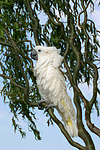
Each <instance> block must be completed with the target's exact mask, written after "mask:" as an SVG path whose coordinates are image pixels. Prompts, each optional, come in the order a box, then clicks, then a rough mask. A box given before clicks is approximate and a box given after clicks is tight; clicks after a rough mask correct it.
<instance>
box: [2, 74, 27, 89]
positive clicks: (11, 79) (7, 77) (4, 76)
mask: <svg viewBox="0 0 100 150" xmlns="http://www.w3.org/2000/svg"><path fill="white" fill-rule="evenodd" d="M0 76H1V77H3V78H6V79H9V80H10V81H11V83H13V84H14V85H15V86H16V87H18V88H20V89H22V90H24V88H23V87H22V86H21V85H19V84H17V83H16V82H14V81H13V78H11V77H9V76H6V75H4V74H0Z"/></svg>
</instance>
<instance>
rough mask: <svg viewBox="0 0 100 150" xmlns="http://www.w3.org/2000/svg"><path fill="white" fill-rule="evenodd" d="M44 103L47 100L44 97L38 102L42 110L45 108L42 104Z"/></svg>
mask: <svg viewBox="0 0 100 150" xmlns="http://www.w3.org/2000/svg"><path fill="white" fill-rule="evenodd" d="M42 103H45V100H43V99H42V100H40V101H39V102H38V109H40V110H43V109H44V107H42V106H41V104H42Z"/></svg>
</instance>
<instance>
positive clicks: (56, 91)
mask: <svg viewBox="0 0 100 150" xmlns="http://www.w3.org/2000/svg"><path fill="white" fill-rule="evenodd" d="M32 58H33V59H34V60H37V62H36V65H35V67H34V75H35V76H36V79H37V80H36V81H37V86H38V89H39V92H40V95H41V97H42V99H43V100H45V102H46V103H47V104H48V105H50V104H53V105H54V106H55V107H56V108H57V110H58V112H59V114H60V116H61V117H62V120H63V122H64V125H65V128H66V130H67V132H68V133H69V134H70V136H72V137H75V136H78V129H77V124H76V122H75V121H76V114H75V110H74V107H73V105H72V101H71V98H70V97H69V96H68V94H67V92H66V83H65V78H64V76H63V74H62V72H61V70H60V65H61V63H62V60H63V57H62V56H61V55H60V49H56V47H46V46H36V47H35V49H34V50H33V52H32Z"/></svg>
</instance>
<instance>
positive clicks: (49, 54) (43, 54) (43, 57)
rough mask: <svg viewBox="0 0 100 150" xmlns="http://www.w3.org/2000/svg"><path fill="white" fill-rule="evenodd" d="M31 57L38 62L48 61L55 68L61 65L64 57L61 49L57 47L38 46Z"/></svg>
mask: <svg viewBox="0 0 100 150" xmlns="http://www.w3.org/2000/svg"><path fill="white" fill-rule="evenodd" d="M31 57H32V58H33V59H34V60H37V62H38V63H39V62H44V61H48V62H51V63H52V64H53V65H54V66H55V67H58V66H60V65H61V62H62V60H63V57H62V56H61V55H60V49H57V48H56V47H47V46H36V47H35V49H34V50H33V51H32V53H31Z"/></svg>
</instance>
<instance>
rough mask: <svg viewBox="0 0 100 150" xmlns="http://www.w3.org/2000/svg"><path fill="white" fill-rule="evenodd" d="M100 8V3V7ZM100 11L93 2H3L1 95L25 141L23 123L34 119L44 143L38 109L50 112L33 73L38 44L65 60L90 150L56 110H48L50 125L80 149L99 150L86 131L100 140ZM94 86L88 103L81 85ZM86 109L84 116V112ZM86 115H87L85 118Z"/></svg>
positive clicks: (0, 8)
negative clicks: (99, 123)
mask: <svg viewBox="0 0 100 150" xmlns="http://www.w3.org/2000/svg"><path fill="white" fill-rule="evenodd" d="M98 7H99V4H98ZM94 9H95V2H94V1H92V0H68V1H67V0H61V1H60V0H51V1H49V0H33V1H31V0H21V1H20V0H2V1H0V79H2V81H3V88H2V90H1V94H2V95H3V97H4V102H5V103H7V104H8V105H9V108H10V111H11V112H12V113H13V118H12V123H13V126H14V129H15V130H19V132H20V133H21V135H22V137H25V135H26V133H25V131H23V128H22V126H21V125H20V123H19V122H18V120H19V118H20V116H21V117H22V118H23V119H26V120H28V128H29V130H31V131H33V133H34V135H35V138H36V139H38V140H40V139H41V137H40V132H39V131H38V129H37V127H36V116H35V108H38V109H41V111H45V107H46V106H47V104H46V103H42V104H41V106H39V105H38V104H39V100H40V99H41V97H40V95H39V92H38V88H37V85H36V79H35V77H34V73H33V61H32V59H31V57H30V53H31V51H32V50H33V48H34V46H35V45H47V46H55V47H57V48H59V49H61V55H62V56H64V61H63V66H64V68H65V69H64V72H63V74H64V76H65V78H66V80H68V81H69V83H70V86H71V87H72V88H73V95H74V98H73V100H74V104H75V107H76V112H77V125H78V130H79V137H80V138H81V139H82V140H83V141H84V143H85V146H83V145H81V144H80V143H77V142H75V141H74V140H73V139H72V138H71V137H70V136H69V134H68V133H67V131H66V130H65V128H64V126H63V123H62V122H61V121H60V120H59V119H58V118H57V117H56V115H55V111H53V110H52V109H48V110H46V113H47V116H48V125H50V124H53V122H55V123H56V124H57V125H58V127H59V128H60V130H61V133H62V134H63V135H64V136H65V138H66V140H68V142H69V143H70V144H71V145H72V146H73V147H76V148H78V149H80V150H86V149H88V150H94V149H95V143H94V141H93V140H92V138H91V135H90V134H89V132H88V131H87V129H86V128H85V126H84V122H83V119H82V118H83V116H85V120H86V124H87V127H88V129H89V130H90V131H91V132H93V133H94V134H96V135H97V136H100V129H99V128H98V127H96V126H95V123H92V121H91V119H92V118H91V115H92V109H93V107H95V111H96V113H97V116H99V108H98V94H100V89H99V85H98V82H99V69H100V67H99V66H98V62H99V63H100V59H99V48H100V45H99V42H98V35H99V34H100V31H99V30H98V29H97V28H96V24H95V22H94V21H93V20H91V19H90V18H89V12H91V13H92V12H93V11H94ZM80 84H81V85H82V86H83V85H84V84H85V85H88V86H91V84H92V87H93V90H92V93H91V94H92V97H91V99H87V98H86V97H85V95H84V91H82V90H81V88H80V86H79V85H80ZM82 105H84V111H82V109H83V107H82ZM83 113H84V114H83Z"/></svg>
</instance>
